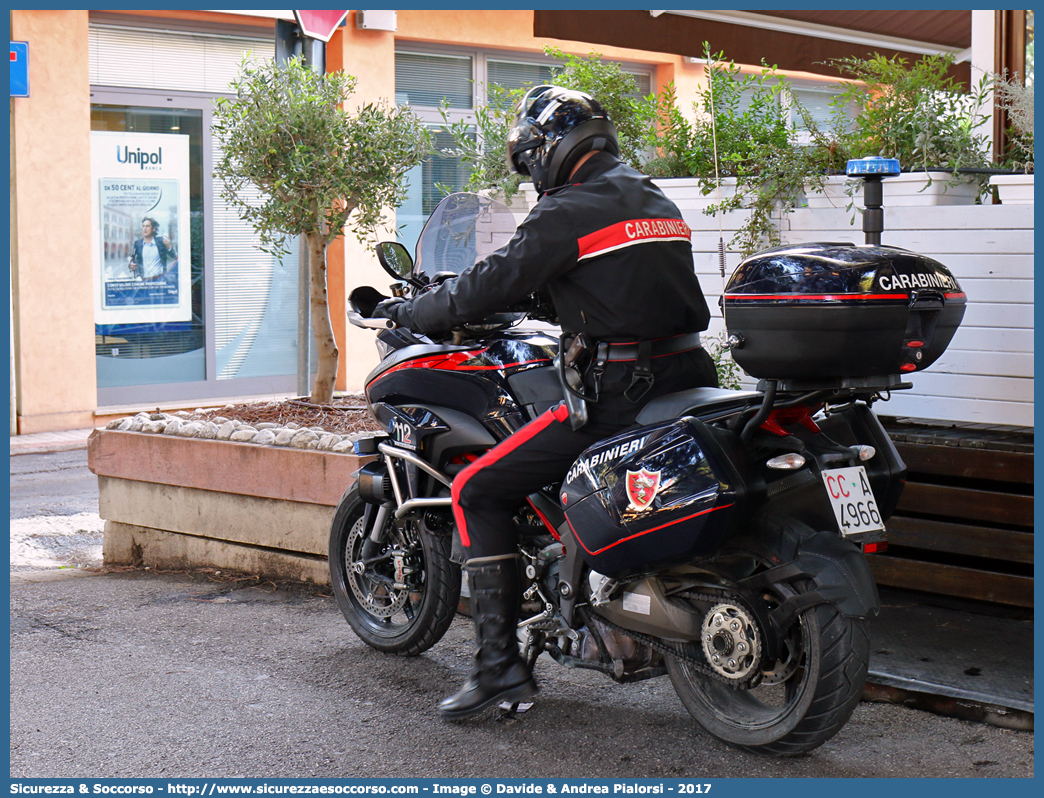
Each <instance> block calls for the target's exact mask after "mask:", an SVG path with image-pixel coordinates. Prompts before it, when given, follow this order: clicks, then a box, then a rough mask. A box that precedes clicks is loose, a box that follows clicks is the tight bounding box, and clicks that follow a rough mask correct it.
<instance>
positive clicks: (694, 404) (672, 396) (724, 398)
mask: <svg viewBox="0 0 1044 798" xmlns="http://www.w3.org/2000/svg"><path fill="white" fill-rule="evenodd" d="M762 398H763V394H761V393H759V392H758V391H733V390H729V389H727V388H690V389H689V390H687V391H678V392H677V393H669V394H666V395H664V396H660V397H657V398H656V399H653V400H652V401H651V402H649V404H647V405H646V406H645V407H643V408H642V410H641V412H640V413H638V418H637V419H635V421H636V422H637V423H638V424H641V425H643V426H644V425H646V424H655V423H657V422H659V421H667V420H669V419H672V418H679V417H680V416H685V415H690V416H704V415H710V414H716V413H720V412H723V411H728V410H732V409H736V410H739V409H741V408H743V407H745V406H747V405H750V404H752V403H754V402H761V400H762Z"/></svg>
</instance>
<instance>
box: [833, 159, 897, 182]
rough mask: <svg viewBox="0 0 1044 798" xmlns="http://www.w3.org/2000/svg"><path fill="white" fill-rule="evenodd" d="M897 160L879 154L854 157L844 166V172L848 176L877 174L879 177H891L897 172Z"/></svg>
mask: <svg viewBox="0 0 1044 798" xmlns="http://www.w3.org/2000/svg"><path fill="white" fill-rule="evenodd" d="M899 171H900V170H899V161H898V159H896V158H882V157H881V156H879V155H870V156H868V157H866V158H854V159H852V160H851V161H849V162H848V165H847V166H846V167H845V174H847V175H848V176H849V177H866V176H867V175H877V176H879V177H892V176H894V175H897V174H899Z"/></svg>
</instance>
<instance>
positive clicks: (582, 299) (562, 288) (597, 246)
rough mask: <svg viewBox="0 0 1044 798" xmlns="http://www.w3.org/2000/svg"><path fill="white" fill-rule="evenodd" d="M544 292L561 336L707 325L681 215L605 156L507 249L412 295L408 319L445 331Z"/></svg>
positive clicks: (666, 332) (651, 335)
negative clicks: (532, 294)
mask: <svg viewBox="0 0 1044 798" xmlns="http://www.w3.org/2000/svg"><path fill="white" fill-rule="evenodd" d="M542 288H543V289H546V291H547V293H548V294H549V295H550V297H551V299H552V301H553V302H554V305H555V309H556V310H557V312H558V316H559V320H560V322H561V326H562V330H563V331H564V332H568V333H578V332H585V333H587V334H588V335H589V336H590V337H591V338H593V339H596V340H599V339H600V340H609V341H633V340H635V339H638V338H647V339H657V338H666V337H669V336H673V335H680V334H682V333H691V332H700V331H702V330H705V329H707V323H708V320H709V318H710V313H709V312H708V310H707V302H706V300H705V299H704V297H703V292H702V291H701V290H700V284H699V281H698V280H697V278H696V274H695V271H694V269H693V261H692V248H691V244H690V231H689V227H688V225H686V224H685V222H684V221H682V217H681V212H680V211H679V210H678V208H677V206H676V205H675V204H674V203H673V202H671V201H670V200H669V199H667V197H665V196H664V194H663V192H662V191H660V190H659V189H658V188H657V187H656V186H655V185H654V184H653V182H652V181H651V180H650V179H649V178H648V177H646V176H644V175H642V174H641V173H640V172H637V171H635V170H634V169H632V168H630V167H629V166H627V165H626V164H624V163H622V162H620V161H619V160H618V159H617V158H615V157H614V156H612V155H609V154H607V153H604V152H599V153H596V154H595V155H594V156H593V157H591V158H589V159H588V161H587V163H585V164H584V165H583V166H582V167H581V168H580V169H579V170H578V171H577V172H576V174H574V175H573V177H572V179H571V182H570V183H568V184H566V185H564V186H562V187H560V188H557V189H553V190H552V191H549V192H547V193H546V194H545V195H544V196H543V197H541V199H540V201H539V202H538V203H537V206H536V207H535V208H534V209H533V210H532V211H531V212H530V214H529V215H528V216H527V217H526V219H525V221H524V222H522V224H521V225H520V226H519V228H518V231H517V232H516V234H515V236H514V238H512V239H511V241H510V242H509V243H508V244H507V245H505V246H504V247H503V248H501V249H499V250H497V251H496V252H494V253H493V254H492V255H490V256H488V257H487V258H486V259H484V260H482V261H480V262H479V263H476V264H475V265H474V266H472V267H471V268H469V269H467V270H466V271H465V272H464V273H463V274H461V275H460V276H459V277H457V278H456V279H453V280H448V281H447V282H445V283H443V284H442V285H440V286H438V287H437V288H435V289H433V290H431V291H428V292H426V293H424V294H421V295H420V296H418V297H415V298H414V299H413V300H412V301H411V302H410V306H409V308H408V310H407V312H408V314H409V316H410V317H411V318H412V322H413V323H412V325H411V326H412V327H414V328H415V329H418V330H421V331H427V332H433V331H437V330H447V329H450V328H451V327H453V326H455V325H457V324H459V323H461V322H466V321H473V322H477V321H481V320H482V319H483V318H484V317H486V316H488V315H490V314H491V313H496V312H498V311H503V310H506V309H507V308H508V307H509V306H510V305H512V304H514V303H516V302H519V301H520V300H522V299H524V298H525V297H526V296H527V295H529V294H531V293H533V292H534V291H536V290H538V289H542ZM404 310H406V309H405V308H404Z"/></svg>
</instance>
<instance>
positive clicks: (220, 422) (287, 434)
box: [106, 410, 381, 454]
mask: <svg viewBox="0 0 1044 798" xmlns="http://www.w3.org/2000/svg"><path fill="white" fill-rule="evenodd" d="M199 412H201V411H199ZM192 415H193V414H192V413H188V412H186V411H184V410H179V411H178V412H177V413H171V414H168V413H152V414H151V415H150V414H148V413H138V415H136V416H132V417H130V418H121V419H116V420H115V421H110V422H109V424H108V426H106V429H114V430H123V431H126V432H141V433H145V434H147V435H173V436H177V437H180V438H199V439H201V440H219V441H234V442H236V443H252V444H255V445H258V446H289V447H291V448H294V449H318V450H320V451H325V452H334V453H337V454H346V453H347V454H353V453H354V451H355V446H354V444H355V441H357V440H359V439H360V438H371V437H373V436H375V435H379V434H381V433H376V432H353V433H351V434H348V435H339V434H337V433H335V432H327V431H326V430H324V429H323V428H322V427H301V425H300V424H298V423H297V422H295V421H290V422H288V423H287V425H286V426H285V427H283V426H280V425H279V424H276V423H273V422H271V421H265V422H261V423H259V424H257V425H256V426H253V425H250V424H244V423H243V422H242V421H239V420H238V419H228V418H225V417H224V416H217V417H216V418H214V419H212V420H210V421H192V420H191V418H192Z"/></svg>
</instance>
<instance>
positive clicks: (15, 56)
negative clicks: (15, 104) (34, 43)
mask: <svg viewBox="0 0 1044 798" xmlns="http://www.w3.org/2000/svg"><path fill="white" fill-rule="evenodd" d="M11 96H12V97H28V96H29V42H11Z"/></svg>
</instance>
